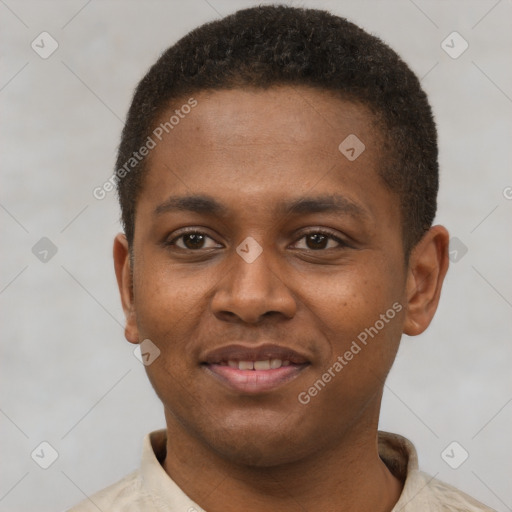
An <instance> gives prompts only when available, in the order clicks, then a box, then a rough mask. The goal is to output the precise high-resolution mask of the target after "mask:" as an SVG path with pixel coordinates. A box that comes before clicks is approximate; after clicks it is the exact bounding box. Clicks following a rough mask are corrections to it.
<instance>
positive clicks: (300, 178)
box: [141, 86, 397, 213]
mask: <svg viewBox="0 0 512 512" xmlns="http://www.w3.org/2000/svg"><path fill="white" fill-rule="evenodd" d="M193 99H194V102H197V103H196V105H195V106H194V108H192V109H189V108H183V110H181V108H180V106H182V105H185V104H190V98H189V97H184V98H182V99H181V100H179V101H175V102H174V103H173V106H172V107H170V108H169V109H168V110H167V111H165V112H163V113H162V115H161V116H160V118H159V119H158V120H157V122H156V124H155V129H156V128H158V127H164V130H162V129H160V131H161V132H163V133H162V134H161V135H162V136H161V140H156V146H155V147H154V149H152V151H151V153H150V154H149V156H148V160H147V166H146V169H147V174H146V176H145V179H144V182H145V183H144V187H143V193H142V194H141V203H151V204H153V205H154V204H156V203H158V204H160V203H162V202H164V201H165V200H166V199H167V197H169V196H171V195H172V196H176V195H179V194H181V195H189V196H190V195H205V196H210V197H212V196H215V197H217V198H218V199H219V202H220V203H226V204H231V205H233V206H236V205H237V204H239V203H241V202H244V203H245V204H246V206H247V207H250V206H253V207H254V208H257V209H262V208H264V207H266V206H268V208H270V206H271V203H274V204H273V205H272V208H274V209H275V203H277V202H279V203H283V198H284V197H286V198H288V199H289V202H293V201H294V200H295V201H296V200H297V199H300V198H301V197H302V196H304V195H307V196H309V197H311V196H315V195H323V196H325V195H332V194H333V193H336V192H339V191H341V192H342V193H343V196H345V197H346V198H347V199H348V200H351V201H352V202H354V203H361V202H362V203H364V201H361V198H364V197H365V196H369V195H373V199H374V200H375V196H376V195H378V194H381V195H382V194H386V193H388V191H387V189H386V188H385V186H384V185H383V182H382V181H381V179H380V177H379V176H378V173H377V169H378V166H379V165H380V164H381V161H382V159H383V156H382V149H381V148H382V145H381V142H380V140H381V134H380V131H379V129H378V128H377V127H376V125H375V123H374V119H373V117H372V115H371V113H370V111H369V109H367V108H366V107H365V106H363V105H360V104H355V103H352V102H348V101H344V100H342V99H340V98H338V97H336V96H335V95H334V94H333V93H331V92H329V91H324V90H319V89H313V88H308V87H295V86H294V87H291V86H280V87H272V88H270V89H265V90H263V89H233V90H220V91H203V92H200V93H198V94H194V95H193ZM172 116H174V118H173V119H172V121H173V124H172V125H171V123H169V122H168V121H169V120H170V119H171V117H172ZM165 123H167V125H166V124H165ZM171 126H172V127H171ZM165 127H167V129H165ZM153 133H155V132H153ZM388 199H389V198H388ZM394 200H395V202H397V201H396V198H394ZM374 202H375V201H374ZM371 203H372V202H371V201H370V202H369V204H367V205H364V206H366V208H367V209H368V210H369V211H370V213H371V212H372V210H373V209H374V208H373V205H372V204H371ZM141 206H143V205H141ZM255 211H256V210H255Z"/></svg>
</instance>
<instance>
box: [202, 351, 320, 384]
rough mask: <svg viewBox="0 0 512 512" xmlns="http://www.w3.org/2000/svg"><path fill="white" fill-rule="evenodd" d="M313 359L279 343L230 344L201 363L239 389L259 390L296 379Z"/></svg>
mask: <svg viewBox="0 0 512 512" xmlns="http://www.w3.org/2000/svg"><path fill="white" fill-rule="evenodd" d="M310 364H311V363H310V361H309V360H308V359H307V358H306V357H305V356H304V355H301V354H299V353H298V352H296V351H295V350H292V349H290V348H286V347H281V346H278V345H261V346H259V347H245V346H243V345H229V346H226V347H222V348H220V349H217V350H214V351H211V352H208V353H207V354H206V355H205V357H204V358H203V361H202V362H201V366H202V367H203V368H204V369H205V371H206V372H207V373H208V374H209V375H211V376H212V377H214V378H216V379H217V380H219V381H220V382H221V383H223V384H224V385H226V386H227V387H229V388H230V389H232V390H234V391H237V392H239V393H248V394H257V393H263V392H268V391H271V390H274V389H275V388H277V387H279V386H281V385H283V384H285V383H287V382H289V381H291V380H293V379H295V378H296V377H298V376H299V374H300V373H301V372H302V371H303V370H304V369H305V368H307V367H308V366H309V365H310Z"/></svg>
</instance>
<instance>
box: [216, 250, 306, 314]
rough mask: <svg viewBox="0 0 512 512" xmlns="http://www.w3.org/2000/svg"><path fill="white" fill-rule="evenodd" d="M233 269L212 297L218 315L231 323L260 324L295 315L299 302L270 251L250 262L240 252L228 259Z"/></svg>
mask: <svg viewBox="0 0 512 512" xmlns="http://www.w3.org/2000/svg"><path fill="white" fill-rule="evenodd" d="M227 264H228V265H229V270H228V271H227V273H226V275H225V276H224V277H223V278H222V279H221V280H220V282H219V284H218V285H217V288H216V290H215V293H214V295H213V297H212V302H211V307H212V310H213V312H214V314H215V316H216V317H217V318H219V319H221V320H224V321H229V322H245V323H249V324H256V323H258V322H261V321H262V319H263V318H267V317H270V316H276V317H278V316H281V317H283V318H285V319H290V318H293V316H294V315H295V312H296V309H297V304H296V300H295V298H294V297H293V295H292V293H291V291H290V289H289V288H288V286H287V285H286V282H285V280H284V275H283V274H282V273H280V272H279V269H278V268H277V266H276V265H273V267H274V268H271V261H270V258H269V251H268V250H264V251H263V252H262V253H261V254H260V256H259V257H258V258H257V259H256V260H254V261H252V262H251V263H248V262H247V261H245V260H244V259H242V258H241V257H240V256H239V255H238V254H237V253H236V252H235V253H234V254H233V255H232V256H231V260H230V261H229V262H227Z"/></svg>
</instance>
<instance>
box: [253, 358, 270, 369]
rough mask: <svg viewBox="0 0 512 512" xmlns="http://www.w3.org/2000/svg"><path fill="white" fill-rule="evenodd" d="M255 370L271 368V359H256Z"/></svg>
mask: <svg viewBox="0 0 512 512" xmlns="http://www.w3.org/2000/svg"><path fill="white" fill-rule="evenodd" d="M254 369H255V370H270V361H268V360H267V361H254Z"/></svg>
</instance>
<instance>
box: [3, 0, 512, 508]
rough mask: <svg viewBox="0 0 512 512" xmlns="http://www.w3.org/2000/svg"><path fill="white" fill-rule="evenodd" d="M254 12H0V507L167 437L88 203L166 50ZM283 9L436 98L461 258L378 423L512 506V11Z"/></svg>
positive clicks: (75, 488) (145, 5)
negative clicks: (308, 17) (136, 97)
mask: <svg viewBox="0 0 512 512" xmlns="http://www.w3.org/2000/svg"><path fill="white" fill-rule="evenodd" d="M256 3H257V2H253V1H249V0H247V1H228V0H208V1H206V0H190V1H187V2H178V1H166V2H163V1H148V2H142V1H139V2H134V1H123V2H121V1H105V0H103V1H100V0H92V1H89V2H87V1H85V0H73V1H49V0H43V1H37V2H36V1H15V0H0V34H1V41H0V49H1V50H0V51H1V53H2V58H1V61H0V67H1V75H0V102H1V119H2V123H1V155H2V156H1V166H2V186H1V189H0V219H1V230H2V231H1V239H2V258H1V262H2V265H1V277H0V307H1V342H2V348H1V363H0V364H1V368H0V375H1V377H0V378H1V394H0V429H1V433H2V435H1V437H0V443H1V461H2V463H1V470H0V471H1V472H0V511H9V512H16V511H23V512H26V511H36V510H37V511H38V512H46V511H58V510H62V509H64V508H66V507H68V506H71V505H72V504H74V503H75V502H77V501H79V500H81V499H83V498H84V496H85V495H87V494H90V493H92V492H93V491H95V490H97V489H99V488H101V487H104V486H106V485H107V484H109V483H111V482H114V481H115V480H117V479H119V478H121V477H122V476H124V475H125V474H126V473H128V472H129V471H131V470H132V469H135V468H136V466H137V464H138V461H139V456H140V446H141V441H142V437H143V435H144V434H145V433H147V432H149V431H150V430H153V429H156V428H160V427H162V426H164V419H163V413H162V410H161V406H160V404H159V401H158V400H157V398H156V397H155V396H154V393H153V391H152V389H151V387H150V385H149V384H148V382H147V379H146V376H145V372H144V368H143V366H142V365H141V364H140V363H139V362H138V360H137V359H136V358H135V357H134V355H133V349H134V347H133V345H130V344H129V343H127V342H126V341H125V340H124V336H123V314H122V310H121V307H120V302H119V299H118V294H117V287H116V284H115V279H114V272H113V266H112V258H111V247H112V240H113V237H114V235H115V234H116V233H117V232H118V231H119V230H120V226H119V223H118V215H119V214H118V207H117V204H116V198H115V194H114V193H110V194H109V195H108V197H107V198H105V199H104V200H102V201H98V200H96V199H95V198H94V197H93V195H92V190H93V188H94V187H96V186H98V185H101V184H102V183H103V182H104V181H105V180H106V179H107V178H108V177H109V176H110V175H111V173H112V171H113V165H114V158H115V150H116V147H117V144H118V140H119V135H120V131H121V128H122V124H123V119H124V116H125V113H126V111H127V108H128V105H129V101H130V99H131V95H132V91H133V88H134V87H135V85H136V83H137V82H138V80H139V79H140V78H141V77H142V75H143V74H144V73H145V71H146V70H147V68H148V66H149V65H150V64H152V63H153V61H154V60H155V59H156V58H157V57H158V55H159V53H160V52H161V51H163V50H164V49H165V48H167V47H168V46H169V45H170V44H172V43H173V42H175V41H176V40H177V39H178V38H179V37H180V36H182V35H184V34H185V33H186V32H188V31H189V30H190V29H192V28H194V27H195V26H197V25H199V24H201V23H203V22H205V21H208V20H212V19H215V18H217V17H219V16H220V15H225V14H228V13H230V12H232V11H234V10H236V9H237V8H240V7H244V6H249V5H254V4H256ZM263 3H265V2H263ZM288 3H291V4H292V5H306V6H318V7H324V8H328V9H330V10H332V11H333V12H335V13H337V14H340V15H343V16H346V17H347V18H349V19H351V20H352V21H355V22H356V23H358V24H359V25H361V26H362V27H363V28H365V29H367V30H369V31H370V32H372V33H375V34H377V35H379V36H381V37H382V38H383V39H384V40H385V41H386V42H388V43H389V44H390V45H391V46H392V47H394V48H395V49H396V50H397V51H398V53H400V54H401V55H402V56H403V58H404V59H405V60H406V61H407V62H408V63H409V64H410V66H411V67H412V69H413V70H414V71H415V72H416V73H417V74H418V76H420V77H421V78H422V83H423V86H424V88H425V89H426V91H427V93H428V94H429V96H430V100H431V103H432V105H433V109H434V112H435V115H436V119H437V122H438V126H439V136H440V163H441V170H442V171H441V172H442V174H441V192H440V198H439V199H440V200H439V213H438V218H437V222H438V223H442V224H444V225H446V226H447V227H448V228H449V230H450V232H451V235H452V236H453V237H457V239H458V240H459V241H456V242H454V244H453V248H454V249H456V250H457V251H458V252H457V254H455V253H453V257H454V259H455V260H457V261H456V262H454V263H452V265H451V268H450V271H449V274H448V277H447V280H446V283H445V288H444V293H443V294H442V300H441V304H440V309H439V311H438V313H437V316H436V318H435V320H434V321H433V323H432V325H431V327H430V329H429V330H428V331H427V332H426V333H424V334H423V335H421V336H419V337H417V338H408V337H404V339H403V342H402V347H401V349H400V352H399V355H398V359H397V361H396V363H395V366H394V368H393V370H392V373H391V375H390V377H389V380H388V382H387V386H386V393H385V397H384V403H383V413H382V419H381V428H382V429H383V430H389V431H393V432H398V433H401V434H405V435H406V436H407V437H408V438H409V439H411V440H412V441H413V442H414V443H415V444H416V446H417V449H418V452H419V457H420V465H421V467H422V469H424V470H425V471H427V472H429V473H430V474H432V475H435V476H437V478H440V479H442V480H445V481H447V482H449V483H452V484H454V485H456V486H458V487H460V488H461V489H463V490H465V491H467V492H468V493H470V494H472V495H474V496H475V497H477V498H479V499H480V500H482V501H484V502H486V503H487V504H489V505H490V506H492V507H493V508H495V509H496V510H498V511H506V510H512V509H511V507H512V488H511V486H510V469H511V467H510V466H511V464H510V460H511V459H512V438H511V436H510V423H511V418H512V403H511V401H512V390H511V386H510V362H511V356H512V345H511V343H510V332H511V317H512V315H511V308H512V286H511V284H512V283H511V279H512V272H511V271H510V270H511V269H510V254H511V237H510V222H509V219H510V214H511V210H512V200H511V199H510V198H511V197H512V189H511V188H507V187H511V186H512V175H511V174H510V169H511V166H510V163H511V140H512V133H511V132H512V130H511V127H512V122H511V119H512V116H511V113H512V99H511V97H512V73H511V66H510V61H509V60H508V58H509V56H510V54H511V46H512V44H511V43H512V32H511V31H510V25H511V21H512V4H511V2H510V1H507V0H501V1H496V0H479V1H472V2H470V1H464V2H463V1H443V2H441V1H425V0H424V1H421V0H414V2H413V1H412V0H411V1H409V0H400V1H381V2H377V1H357V2H356V1H341V0H338V1H331V2H329V1H317V2H314V1H304V2H288ZM43 31H47V32H49V33H50V34H51V36H52V37H53V38H54V39H55V40H56V41H57V42H58V45H59V47H58V49H57V50H56V51H55V53H53V54H52V55H51V56H50V57H48V58H47V59H43V58H41V57H40V56H39V55H38V54H37V53H36V52H35V51H34V50H33V49H32V48H31V42H32V41H33V40H36V43H37V41H40V38H38V36H39V34H40V33H41V32H43ZM453 31H457V32H459V33H460V34H461V35H462V37H463V38H464V39H465V40H466V41H467V42H468V43H469V48H468V49H467V50H466V51H465V52H464V53H463V54H462V55H460V56H459V57H458V58H456V59H454V58H452V57H450V56H449V55H448V54H447V53H446V52H445V51H444V50H443V48H442V47H441V43H442V41H443V40H445V38H446V37H447V36H448V35H449V34H451V33H452V32H453ZM448 43H449V44H450V45H452V46H454V47H455V50H457V49H460V48H461V44H462V43H461V41H460V40H459V41H454V42H453V43H451V42H450V39H449V40H448ZM39 44H40V45H41V43H39ZM45 48H46V49H48V48H49V45H48V40H47V43H46V44H45ZM452 51H454V50H452ZM507 224H508V226H507ZM43 237H47V238H48V239H50V240H51V242H52V243H53V244H54V245H55V246H56V248H57V253H56V254H55V255H53V256H52V253H51V251H50V252H48V253H47V254H46V253H44V250H48V246H47V245H45V244H48V242H47V241H43V242H39V244H40V245H37V246H36V249H34V251H33V247H34V245H35V244H36V243H38V241H40V239H41V238H43ZM41 244H42V245H41ZM461 244H463V246H462V245H461ZM461 247H466V248H467V253H466V254H463V251H461V250H460V249H461ZM34 252H35V254H34ZM461 256H462V257H461ZM41 258H43V260H44V259H45V258H46V261H41ZM43 441H47V442H49V443H50V444H51V445H52V446H53V447H54V448H55V450H56V451H57V452H58V458H57V460H56V461H55V462H54V463H53V464H52V465H51V466H50V467H49V468H48V469H46V470H45V469H42V468H41V467H39V465H38V464H36V462H35V461H34V460H33V459H32V458H31V453H32V452H33V450H35V449H36V448H37V450H36V451H35V454H36V455H37V454H39V457H37V456H36V455H35V456H34V458H35V459H36V460H37V461H38V462H39V463H44V462H46V463H48V462H50V461H51V460H50V459H49V457H50V458H51V453H50V451H49V450H48V448H46V449H45V448H44V446H43V448H41V447H39V445H40V443H41V442H43ZM452 441H457V442H458V443H459V445H460V446H461V447H463V448H462V449H464V450H466V451H467V452H468V453H469V458H468V459H467V460H466V461H465V462H464V463H463V464H462V465H460V467H458V469H452V468H451V467H450V466H449V465H448V464H447V463H446V462H445V460H443V458H442V457H441V453H442V452H443V450H444V449H445V448H446V447H447V446H448V445H449V444H450V443H451V442H452ZM38 447H39V448H38ZM41 449H42V450H43V451H42V452H41ZM462 449H461V448H460V447H458V446H456V448H455V450H454V452H450V454H452V453H453V456H452V458H451V459H452V461H453V460H455V462H457V460H460V458H461V457H462V454H463V452H462V451H461V450H462ZM45 450H46V451H45ZM43 454H44V455H43ZM452 464H453V462H452ZM105 512H106V511H105Z"/></svg>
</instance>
